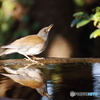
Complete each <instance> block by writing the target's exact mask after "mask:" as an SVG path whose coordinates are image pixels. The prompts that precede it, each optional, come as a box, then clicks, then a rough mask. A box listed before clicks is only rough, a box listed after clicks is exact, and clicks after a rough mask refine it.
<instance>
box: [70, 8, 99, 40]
mask: <svg viewBox="0 0 100 100" xmlns="http://www.w3.org/2000/svg"><path fill="white" fill-rule="evenodd" d="M93 11H95V13H94V14H91V15H88V14H87V13H84V12H77V13H75V14H74V15H73V16H74V17H75V19H74V20H73V21H72V23H71V27H73V26H75V25H76V28H79V27H82V26H84V25H86V24H88V23H89V22H91V21H93V25H94V26H95V27H97V28H99V29H97V30H95V31H94V32H92V33H91V35H90V38H96V37H97V36H100V7H96V8H95V9H94V10H93Z"/></svg>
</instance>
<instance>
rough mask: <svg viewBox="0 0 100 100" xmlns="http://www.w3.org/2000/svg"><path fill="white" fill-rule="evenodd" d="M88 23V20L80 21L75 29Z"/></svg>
mask: <svg viewBox="0 0 100 100" xmlns="http://www.w3.org/2000/svg"><path fill="white" fill-rule="evenodd" d="M90 21H91V20H90V19H82V20H80V21H79V22H78V23H77V25H76V28H79V27H82V26H84V25H86V24H88V23H89V22H90Z"/></svg>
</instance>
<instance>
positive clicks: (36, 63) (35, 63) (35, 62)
mask: <svg viewBox="0 0 100 100" xmlns="http://www.w3.org/2000/svg"><path fill="white" fill-rule="evenodd" d="M42 59H43V58H42ZM25 60H27V61H31V62H32V63H31V64H28V65H27V66H25V67H24V68H25V69H26V68H28V67H30V66H32V65H44V64H43V63H40V62H39V61H36V60H35V59H31V58H30V59H27V58H25Z"/></svg>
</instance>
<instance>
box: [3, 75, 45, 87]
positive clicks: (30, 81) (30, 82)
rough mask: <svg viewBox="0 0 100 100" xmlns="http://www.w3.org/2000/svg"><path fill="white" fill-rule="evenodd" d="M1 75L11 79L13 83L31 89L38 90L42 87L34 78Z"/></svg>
mask: <svg viewBox="0 0 100 100" xmlns="http://www.w3.org/2000/svg"><path fill="white" fill-rule="evenodd" d="M2 75H4V76H6V77H9V78H11V79H12V80H13V81H15V82H17V83H19V84H21V85H24V86H28V87H31V88H39V87H40V86H42V85H43V83H42V82H38V81H36V80H35V79H34V78H30V77H26V76H25V77H24V76H21V75H13V74H2Z"/></svg>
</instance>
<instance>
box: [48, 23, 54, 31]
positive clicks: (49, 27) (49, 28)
mask: <svg viewBox="0 0 100 100" xmlns="http://www.w3.org/2000/svg"><path fill="white" fill-rule="evenodd" d="M53 26H54V25H53V24H51V25H50V26H48V27H47V30H48V32H49V31H50V30H51V28H52V27H53Z"/></svg>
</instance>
